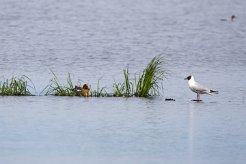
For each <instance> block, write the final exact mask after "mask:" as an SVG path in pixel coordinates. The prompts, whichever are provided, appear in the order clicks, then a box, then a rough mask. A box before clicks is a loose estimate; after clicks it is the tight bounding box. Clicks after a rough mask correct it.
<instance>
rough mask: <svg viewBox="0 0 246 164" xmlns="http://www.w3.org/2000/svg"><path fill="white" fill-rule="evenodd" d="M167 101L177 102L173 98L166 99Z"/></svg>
mask: <svg viewBox="0 0 246 164" xmlns="http://www.w3.org/2000/svg"><path fill="white" fill-rule="evenodd" d="M165 101H175V99H173V98H166V99H165Z"/></svg>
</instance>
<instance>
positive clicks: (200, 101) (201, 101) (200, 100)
mask: <svg viewBox="0 0 246 164" xmlns="http://www.w3.org/2000/svg"><path fill="white" fill-rule="evenodd" d="M191 101H196V102H202V100H191Z"/></svg>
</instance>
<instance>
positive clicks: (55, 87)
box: [41, 71, 76, 96]
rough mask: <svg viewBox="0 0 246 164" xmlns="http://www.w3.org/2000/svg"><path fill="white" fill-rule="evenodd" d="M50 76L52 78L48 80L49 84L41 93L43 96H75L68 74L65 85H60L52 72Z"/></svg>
mask: <svg viewBox="0 0 246 164" xmlns="http://www.w3.org/2000/svg"><path fill="white" fill-rule="evenodd" d="M51 72H52V71H51ZM52 74H53V76H54V77H53V78H52V79H51V80H50V84H49V85H47V86H46V87H45V88H44V89H43V91H42V92H41V93H44V92H45V95H55V96H76V92H75V90H74V86H73V83H72V79H71V74H70V73H68V77H67V84H66V85H61V84H60V82H59V80H58V78H57V76H56V75H55V73H54V72H52Z"/></svg>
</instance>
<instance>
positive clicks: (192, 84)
mask: <svg viewBox="0 0 246 164" xmlns="http://www.w3.org/2000/svg"><path fill="white" fill-rule="evenodd" d="M185 80H188V84H189V88H190V89H191V90H192V91H193V92H195V93H197V101H200V94H209V95H213V94H212V93H216V94H217V93H218V91H213V90H211V89H208V88H207V87H204V86H202V85H201V84H199V83H197V82H196V81H195V79H194V77H193V76H192V75H190V76H188V77H187V78H185Z"/></svg>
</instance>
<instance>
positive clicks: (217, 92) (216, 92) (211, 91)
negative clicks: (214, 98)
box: [210, 90, 219, 94]
mask: <svg viewBox="0 0 246 164" xmlns="http://www.w3.org/2000/svg"><path fill="white" fill-rule="evenodd" d="M210 93H214V94H219V91H214V90H210Z"/></svg>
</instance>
